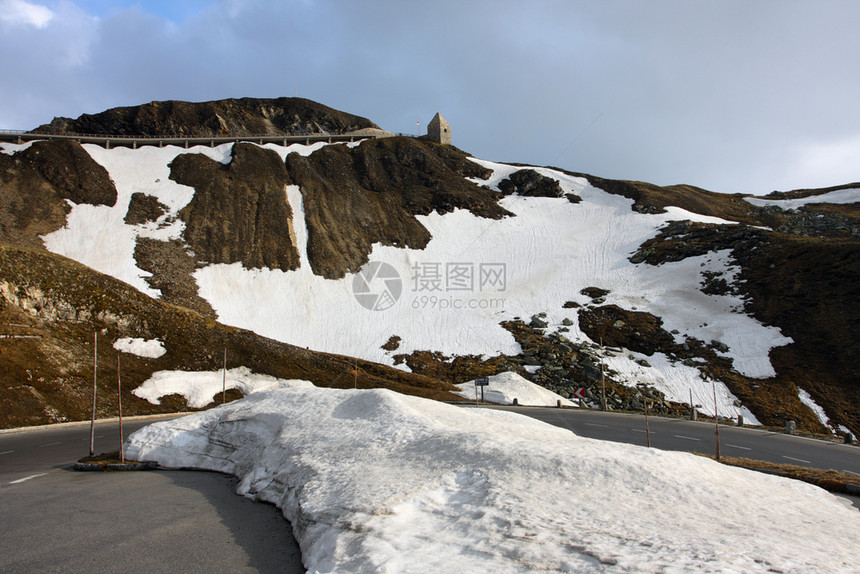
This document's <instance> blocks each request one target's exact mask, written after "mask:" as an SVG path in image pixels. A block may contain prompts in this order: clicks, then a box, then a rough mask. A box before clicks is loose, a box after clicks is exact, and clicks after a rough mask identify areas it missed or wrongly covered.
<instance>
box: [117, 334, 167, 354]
mask: <svg viewBox="0 0 860 574" xmlns="http://www.w3.org/2000/svg"><path fill="white" fill-rule="evenodd" d="M113 348H114V349H116V350H117V351H122V352H123V353H129V354H132V355H137V356H138V357H144V358H147V359H157V358H159V357H161V356H163V355H164V354H165V353H166V352H167V349H165V348H164V343H162V342H161V341H159V340H158V339H149V340H147V339H141V338H139V337H138V338H131V337H126V338H124V339H117V340H116V341H114V343H113Z"/></svg>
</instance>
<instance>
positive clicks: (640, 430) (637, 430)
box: [630, 429, 645, 432]
mask: <svg viewBox="0 0 860 574" xmlns="http://www.w3.org/2000/svg"><path fill="white" fill-rule="evenodd" d="M630 430H632V431H633V432H645V431H644V430H642V429H630Z"/></svg>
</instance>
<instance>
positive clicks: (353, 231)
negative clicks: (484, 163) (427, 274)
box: [286, 137, 510, 279]
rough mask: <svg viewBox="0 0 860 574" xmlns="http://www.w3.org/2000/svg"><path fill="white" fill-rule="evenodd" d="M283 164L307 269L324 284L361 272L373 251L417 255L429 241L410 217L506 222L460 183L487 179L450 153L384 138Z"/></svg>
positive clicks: (485, 198)
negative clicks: (463, 216) (295, 191)
mask: <svg viewBox="0 0 860 574" xmlns="http://www.w3.org/2000/svg"><path fill="white" fill-rule="evenodd" d="M286 163H287V170H288V171H289V178H290V180H291V182H292V183H294V184H297V185H299V186H300V188H301V192H302V198H303V202H304V211H305V222H306V224H307V227H308V257H309V259H310V264H311V268H312V269H313V271H314V273H316V274H317V275H322V276H323V277H326V278H329V279H335V278H339V277H343V276H344V275H345V274H346V273H347V272H354V271H357V270H358V269H360V268H361V266H362V265H364V263H366V262H367V261H368V256H369V254H370V251H371V249H372V246H373V244H374V243H382V244H383V245H394V246H397V247H410V248H413V249H422V248H424V246H426V245H427V242H428V241H430V238H431V237H430V233H429V232H428V231H427V229H426V228H425V227H424V226H423V225H422V224H421V223H420V222H419V221H418V220H417V219H416V218H415V216H416V215H427V214H429V213H431V212H433V211H435V212H437V213H448V212H450V211H453V210H454V209H457V208H460V209H468V210H469V211H471V212H472V213H474V214H475V215H478V216H480V217H488V218H492V219H498V218H501V217H504V216H506V215H510V213H509V212H508V211H506V210H505V209H503V208H501V207H500V206H499V205H498V203H497V201H498V199H499V197H500V195H499V194H498V193H496V192H494V191H491V190H489V189H487V188H483V187H480V186H478V185H476V184H475V183H472V182H471V181H468V180H467V179H465V178H466V177H484V178H486V177H487V176H488V175H489V171H488V170H486V169H484V168H482V167H481V166H479V165H478V164H476V163H474V162H472V161H469V160H468V159H467V157H466V155H465V154H464V153H463V152H461V151H459V150H456V149H455V148H451V147H450V146H440V145H437V144H433V143H430V142H424V141H419V140H415V139H413V138H406V137H398V138H386V139H379V140H367V141H364V142H363V143H362V144H361V145H359V146H356V147H354V148H350V147H347V146H340V145H335V146H327V147H325V148H323V149H321V150H319V151H317V152H315V153H313V154H311V155H310V156H307V157H305V156H300V155H298V154H290V155H288V156H287V160H286Z"/></svg>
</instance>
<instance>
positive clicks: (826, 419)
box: [797, 387, 833, 428]
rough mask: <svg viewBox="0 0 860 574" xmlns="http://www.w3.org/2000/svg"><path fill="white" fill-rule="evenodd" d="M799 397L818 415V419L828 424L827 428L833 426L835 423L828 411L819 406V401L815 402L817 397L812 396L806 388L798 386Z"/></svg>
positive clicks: (825, 424)
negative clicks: (832, 421)
mask: <svg viewBox="0 0 860 574" xmlns="http://www.w3.org/2000/svg"><path fill="white" fill-rule="evenodd" d="M797 397H798V398H799V399H800V402H802V403H803V404H805V405H806V406H807V407H809V408H810V410H811V411H812V412H814V413H815V416H816V417H818V421H819V422H820V423H821V424H823V425H824V426H826V427H827V428H831V427H832V426H833V424H832V423H831V422H830V418H829V417H828V416H827V413H825V412H824V409H823V408H821V406H819V404H818V403H816V402H815V399H813V398H812V395H810V394H809V393H808V392H806V391H805V390H803V389H801V388H800V387H798V389H797Z"/></svg>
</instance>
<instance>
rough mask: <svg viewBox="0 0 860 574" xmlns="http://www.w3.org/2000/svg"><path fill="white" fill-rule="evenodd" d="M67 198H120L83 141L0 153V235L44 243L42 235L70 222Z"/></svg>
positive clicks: (10, 240) (94, 201)
mask: <svg viewBox="0 0 860 574" xmlns="http://www.w3.org/2000/svg"><path fill="white" fill-rule="evenodd" d="M24 190H26V193H23V191H24ZM65 200H70V201H73V202H74V203H78V204H81V203H89V204H93V205H114V204H115V203H116V187H115V186H114V183H113V181H111V179H110V176H109V175H108V172H107V170H106V169H105V168H103V167H102V166H101V165H99V164H98V163H96V162H95V160H93V159H92V157H90V155H89V154H88V153H87V152H86V151H84V149H83V148H82V147H81V146H80V144H78V143H77V142H73V141H51V142H47V141H40V142H35V143H34V144H33V145H31V146H30V147H28V148H27V149H25V150H23V151H21V152H18V153H16V154H15V155H12V156H10V155H7V154H2V153H0V241H2V242H4V243H11V244H16V245H26V246H28V247H42V240H41V239H40V238H39V236H40V235H45V234H47V233H51V232H52V231H56V230H57V229H59V228H61V227H62V226H63V225H64V224H65V222H66V214H67V213H68V211H69V206H68V205H67V204H66V202H65Z"/></svg>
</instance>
